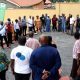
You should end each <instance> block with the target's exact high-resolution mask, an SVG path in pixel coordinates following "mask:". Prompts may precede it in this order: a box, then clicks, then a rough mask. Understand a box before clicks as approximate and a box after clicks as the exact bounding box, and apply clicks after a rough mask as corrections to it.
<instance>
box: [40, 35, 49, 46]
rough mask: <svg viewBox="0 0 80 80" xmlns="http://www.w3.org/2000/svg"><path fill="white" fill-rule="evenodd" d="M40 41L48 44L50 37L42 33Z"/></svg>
mask: <svg viewBox="0 0 80 80" xmlns="http://www.w3.org/2000/svg"><path fill="white" fill-rule="evenodd" d="M39 42H40V43H41V45H43V44H48V37H47V36H46V35H44V34H42V35H41V36H40V37H39Z"/></svg>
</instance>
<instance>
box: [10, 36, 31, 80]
mask: <svg viewBox="0 0 80 80" xmlns="http://www.w3.org/2000/svg"><path fill="white" fill-rule="evenodd" d="M25 42H26V37H19V40H18V43H19V45H18V46H17V47H16V48H14V49H13V50H12V52H11V70H12V73H13V74H14V73H15V80H29V77H30V73H31V69H30V67H29V59H30V56H31V53H32V49H31V48H28V47H26V46H25Z"/></svg>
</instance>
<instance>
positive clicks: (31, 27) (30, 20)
mask: <svg viewBox="0 0 80 80" xmlns="http://www.w3.org/2000/svg"><path fill="white" fill-rule="evenodd" d="M27 24H28V28H29V31H32V29H33V20H32V18H31V16H29V19H28V22H27Z"/></svg>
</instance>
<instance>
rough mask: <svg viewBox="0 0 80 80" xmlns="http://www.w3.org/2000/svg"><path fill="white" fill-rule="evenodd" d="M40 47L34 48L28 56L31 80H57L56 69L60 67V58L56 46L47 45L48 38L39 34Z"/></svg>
mask: <svg viewBox="0 0 80 80" xmlns="http://www.w3.org/2000/svg"><path fill="white" fill-rule="evenodd" d="M39 41H40V43H41V47H39V48H38V49H35V50H34V51H33V52H32V54H31V58H30V68H31V69H32V72H33V80H59V74H58V69H59V68H60V67H61V58H60V55H59V52H58V51H57V49H56V48H54V47H51V46H49V45H48V38H47V37H46V36H45V35H41V36H40V38H39Z"/></svg>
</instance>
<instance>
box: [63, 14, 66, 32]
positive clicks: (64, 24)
mask: <svg viewBox="0 0 80 80" xmlns="http://www.w3.org/2000/svg"><path fill="white" fill-rule="evenodd" d="M62 32H64V33H65V32H66V16H65V14H62Z"/></svg>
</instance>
